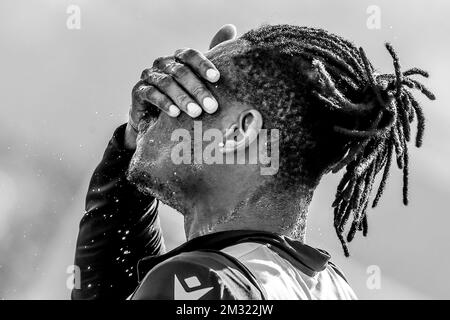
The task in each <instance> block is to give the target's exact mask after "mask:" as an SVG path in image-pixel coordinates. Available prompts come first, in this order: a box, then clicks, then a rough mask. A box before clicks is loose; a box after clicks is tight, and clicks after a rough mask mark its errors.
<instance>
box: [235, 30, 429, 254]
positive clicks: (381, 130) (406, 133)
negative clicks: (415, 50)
mask: <svg viewBox="0 0 450 320" xmlns="http://www.w3.org/2000/svg"><path fill="white" fill-rule="evenodd" d="M241 38H242V39H244V40H246V41H247V42H249V43H250V44H251V45H252V47H254V48H266V49H265V50H266V51H267V48H269V50H270V51H271V52H276V53H277V55H283V56H284V57H285V58H283V61H286V60H287V59H286V57H287V58H290V57H291V58H298V57H300V58H302V59H304V60H306V61H309V62H310V66H311V69H312V70H314V71H315V72H314V74H315V79H314V80H315V87H314V89H313V90H310V91H312V95H313V96H314V97H315V99H316V100H317V101H319V102H320V105H321V106H323V108H325V109H326V110H327V112H330V113H331V114H334V115H336V118H338V117H340V116H350V117H351V118H352V119H356V121H353V122H352V123H351V125H348V124H347V125H341V124H338V123H336V124H334V125H333V130H334V132H335V133H336V134H337V135H339V136H343V137H345V138H346V140H345V141H346V143H345V145H344V151H343V153H342V154H341V156H340V158H339V159H338V161H335V162H334V163H333V164H332V166H330V168H327V171H328V170H329V171H332V172H333V173H336V172H338V171H341V170H345V172H344V174H343V176H342V179H341V181H340V183H339V185H338V187H337V192H336V196H335V200H334V202H333V204H332V207H333V208H334V228H335V230H336V233H337V236H338V238H339V240H340V242H341V245H342V247H343V250H344V254H345V255H346V256H349V250H348V246H347V242H350V241H352V240H353V238H354V237H355V234H356V232H357V231H362V232H363V235H364V236H366V235H367V232H368V223H367V209H368V207H369V203H370V196H371V193H372V189H373V188H374V181H375V178H376V176H377V175H378V174H379V173H381V172H382V177H381V182H380V185H379V186H378V190H377V191H376V194H375V197H374V199H373V201H372V207H376V206H377V204H378V203H379V200H380V198H381V196H382V194H383V191H384V189H385V187H386V181H387V178H388V176H389V172H390V169H391V167H392V159H393V158H395V161H396V162H397V166H398V168H399V169H401V170H402V171H403V203H404V204H405V205H407V204H408V177H409V155H408V142H409V141H410V139H411V124H412V122H413V121H414V120H415V119H417V134H416V137H415V145H416V147H420V146H421V145H422V140H423V133H424V129H425V118H424V115H423V111H422V107H421V105H420V104H419V102H418V101H417V100H416V99H415V97H414V96H413V94H412V89H416V90H418V91H420V92H421V93H422V94H424V95H425V96H426V97H427V98H428V99H430V100H434V99H435V96H434V95H433V93H431V91H430V90H428V89H427V88H426V87H425V86H424V85H423V84H421V83H420V82H419V81H417V80H416V79H414V78H413V76H422V77H425V78H427V77H428V73H427V72H426V71H424V70H422V69H419V68H412V69H408V70H406V71H402V68H401V66H400V62H399V59H398V56H397V53H396V52H395V50H394V49H393V47H392V45H391V44H389V43H386V49H387V51H388V52H389V54H390V55H391V57H392V60H393V66H394V73H392V74H391V73H387V74H383V73H378V72H377V71H376V70H375V69H374V67H373V66H372V64H371V63H370V61H369V60H368V58H367V56H366V54H365V52H364V50H363V49H362V48H359V49H358V48H357V47H355V46H354V45H353V44H352V43H351V42H349V41H347V40H345V39H343V38H342V37H340V36H337V35H334V34H331V33H329V32H327V31H325V30H322V29H315V28H309V27H298V26H291V25H274V26H262V27H260V28H258V29H254V30H251V31H249V32H247V33H246V34H244V35H243V36H242V37H241ZM291 61H292V60H291ZM283 63H284V62H283ZM287 63H289V61H288V62H287ZM278 68H280V66H278ZM291 68H292V62H291ZM275 73H276V71H275ZM272 74H273V72H272ZM309 74H311V72H309ZM272 76H273V75H272ZM259 77H260V73H259V74H258V79H259ZM241 86H242V84H241ZM260 86H264V84H263V83H261V84H260ZM266 88H268V87H266ZM259 95H261V94H259ZM289 108H291V107H289ZM290 111H291V109H289V112H290ZM280 113H281V112H280V110H278V115H280ZM367 118H369V119H370V121H364V119H367ZM347 225H350V228H349V230H348V232H347V236H346V237H345V236H344V234H345V229H346V226H347ZM347 229H348V228H347Z"/></svg>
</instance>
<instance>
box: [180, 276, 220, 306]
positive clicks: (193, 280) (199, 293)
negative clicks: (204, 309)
mask: <svg viewBox="0 0 450 320" xmlns="http://www.w3.org/2000/svg"><path fill="white" fill-rule="evenodd" d="M184 283H185V284H186V285H187V287H188V288H189V289H192V288H196V287H199V286H200V285H201V283H200V281H199V280H198V278H197V277H196V276H193V277H190V278H186V279H184ZM173 287H174V295H173V296H174V299H175V300H198V299H200V298H201V297H203V296H204V295H205V294H206V293H208V292H209V291H211V290H212V289H213V287H207V288H202V289H198V290H194V291H189V292H187V291H186V290H184V287H183V286H182V285H181V282H180V280H179V279H178V277H177V275H175V278H174V286H173Z"/></svg>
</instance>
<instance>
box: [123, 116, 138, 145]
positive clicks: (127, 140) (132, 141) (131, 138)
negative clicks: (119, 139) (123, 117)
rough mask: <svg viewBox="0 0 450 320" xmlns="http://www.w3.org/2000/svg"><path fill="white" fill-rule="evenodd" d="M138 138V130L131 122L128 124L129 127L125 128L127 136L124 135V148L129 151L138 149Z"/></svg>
mask: <svg viewBox="0 0 450 320" xmlns="http://www.w3.org/2000/svg"><path fill="white" fill-rule="evenodd" d="M136 138H137V131H136V129H135V128H134V127H133V126H132V125H131V124H130V122H128V123H127V127H126V128H125V135H124V140H123V143H124V146H125V148H126V149H128V150H135V149H136Z"/></svg>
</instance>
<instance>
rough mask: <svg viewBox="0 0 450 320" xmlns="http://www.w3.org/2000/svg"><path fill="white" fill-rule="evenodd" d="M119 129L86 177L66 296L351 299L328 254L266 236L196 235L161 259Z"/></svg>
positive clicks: (157, 235)
mask: <svg viewBox="0 0 450 320" xmlns="http://www.w3.org/2000/svg"><path fill="white" fill-rule="evenodd" d="M124 131H125V125H123V126H121V127H119V128H118V129H117V130H116V132H115V133H114V135H113V138H112V139H111V141H110V142H109V144H108V147H107V149H106V151H105V153H104V156H103V159H102V161H101V163H100V164H99V165H98V166H97V168H96V169H95V171H94V174H93V176H92V179H91V182H90V185H89V190H88V193H87V197H86V213H85V215H84V216H83V218H82V220H81V222H80V231H79V235H78V240H77V247H76V254H75V265H77V266H78V267H79V268H80V271H81V274H80V280H81V284H80V287H79V288H75V289H74V290H73V291H72V299H102V298H105V299H125V298H127V297H128V298H131V299H169V300H172V299H223V300H229V299H232V300H244V299H353V298H355V295H354V293H353V291H352V290H351V288H350V287H349V285H348V284H347V282H346V281H345V279H344V277H343V275H342V273H341V272H340V271H339V270H338V269H337V268H336V267H335V266H334V265H333V264H331V263H330V262H329V258H330V257H329V255H328V254H327V253H326V252H325V251H322V250H318V249H314V248H312V247H309V246H307V245H305V244H302V243H300V242H298V241H295V240H292V239H289V238H287V237H283V236H280V235H275V234H271V233H267V232H258V231H244V230H240V231H239V230H236V231H229V232H220V233H214V234H211V235H206V236H203V237H198V238H195V239H193V240H191V241H189V242H187V243H185V244H183V245H182V246H180V247H178V248H176V249H174V250H172V251H170V252H168V253H166V254H164V251H165V250H164V242H163V238H162V232H161V229H160V226H159V221H158V216H157V210H158V201H157V200H155V199H154V198H151V197H149V196H146V195H143V194H141V193H139V192H138V191H137V189H136V188H135V187H134V186H133V185H131V184H130V183H129V182H128V181H127V180H126V170H127V168H128V164H129V162H130V159H131V157H132V155H133V152H132V151H128V150H126V149H125V148H124V146H123V139H124Z"/></svg>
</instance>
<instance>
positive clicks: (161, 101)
mask: <svg viewBox="0 0 450 320" xmlns="http://www.w3.org/2000/svg"><path fill="white" fill-rule="evenodd" d="M136 94H137V95H138V96H139V98H140V99H141V100H142V101H147V102H149V103H151V104H152V105H154V106H156V107H158V108H159V109H161V110H162V111H163V112H165V113H167V114H168V115H169V116H170V117H178V115H179V114H180V109H178V107H177V106H175V105H174V104H173V102H172V100H170V99H169V98H168V97H167V96H166V95H165V94H163V93H162V92H161V91H159V90H158V89H157V88H156V87H154V86H148V85H141V86H140V87H139V88H138V89H137V90H136Z"/></svg>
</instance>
